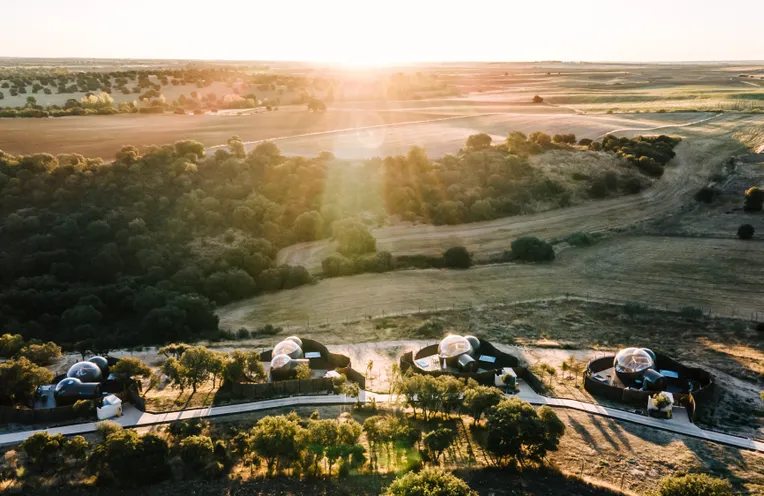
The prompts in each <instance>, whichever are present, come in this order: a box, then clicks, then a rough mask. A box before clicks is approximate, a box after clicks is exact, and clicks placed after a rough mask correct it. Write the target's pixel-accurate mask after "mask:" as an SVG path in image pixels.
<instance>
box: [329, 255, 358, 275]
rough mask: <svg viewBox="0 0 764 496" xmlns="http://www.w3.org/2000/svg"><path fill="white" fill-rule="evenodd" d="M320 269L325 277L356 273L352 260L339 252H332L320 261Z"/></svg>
mask: <svg viewBox="0 0 764 496" xmlns="http://www.w3.org/2000/svg"><path fill="white" fill-rule="evenodd" d="M321 269H322V270H323V272H324V275H325V276H326V277H341V276H350V275H353V274H355V273H356V266H355V264H353V262H352V261H351V260H350V259H349V258H347V257H343V256H342V255H340V254H336V253H335V254H332V255H329V256H328V257H326V258H325V259H323V260H322V261H321Z"/></svg>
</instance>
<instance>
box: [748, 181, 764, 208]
mask: <svg viewBox="0 0 764 496" xmlns="http://www.w3.org/2000/svg"><path fill="white" fill-rule="evenodd" d="M763 207H764V189H761V188H759V187H757V186H754V187H752V188H748V190H747V191H746V192H745V203H744V205H743V210H745V211H746V212H761V210H762V208H763Z"/></svg>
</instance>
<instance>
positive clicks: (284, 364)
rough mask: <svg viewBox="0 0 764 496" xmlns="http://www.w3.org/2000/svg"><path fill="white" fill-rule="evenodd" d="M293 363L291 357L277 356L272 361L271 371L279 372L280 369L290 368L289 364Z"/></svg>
mask: <svg viewBox="0 0 764 496" xmlns="http://www.w3.org/2000/svg"><path fill="white" fill-rule="evenodd" d="M291 361H292V359H291V358H289V355H285V354H283V353H282V354H280V355H275V356H274V357H273V358H272V359H271V370H279V369H287V368H289V363H290V362H291Z"/></svg>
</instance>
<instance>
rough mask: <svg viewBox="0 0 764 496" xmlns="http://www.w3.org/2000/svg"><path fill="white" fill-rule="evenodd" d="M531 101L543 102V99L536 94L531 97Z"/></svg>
mask: <svg viewBox="0 0 764 496" xmlns="http://www.w3.org/2000/svg"><path fill="white" fill-rule="evenodd" d="M531 101H532V102H533V103H544V99H543V98H541V97H540V96H538V95H536V96H534V97H533V100H531Z"/></svg>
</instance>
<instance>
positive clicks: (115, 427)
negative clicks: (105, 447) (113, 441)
mask: <svg viewBox="0 0 764 496" xmlns="http://www.w3.org/2000/svg"><path fill="white" fill-rule="evenodd" d="M122 430H123V427H122V426H121V425H120V424H118V423H116V422H114V421H113V420H102V421H101V422H98V423H97V424H96V432H98V434H100V435H101V439H103V440H106V439H108V438H109V436H111V435H112V434H116V433H118V432H122Z"/></svg>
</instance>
